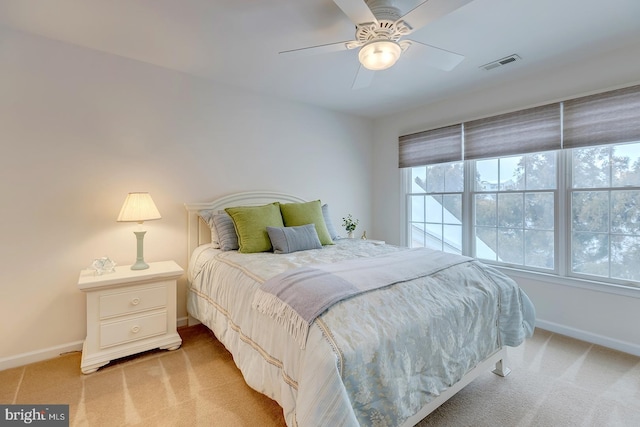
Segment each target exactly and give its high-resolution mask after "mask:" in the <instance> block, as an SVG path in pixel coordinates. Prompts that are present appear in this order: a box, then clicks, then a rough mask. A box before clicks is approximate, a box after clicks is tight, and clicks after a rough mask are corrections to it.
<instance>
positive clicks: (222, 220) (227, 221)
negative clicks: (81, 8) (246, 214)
mask: <svg viewBox="0 0 640 427" xmlns="http://www.w3.org/2000/svg"><path fill="white" fill-rule="evenodd" d="M213 223H214V224H215V227H216V230H217V232H218V243H219V245H220V246H219V247H220V249H221V250H223V251H237V250H238V248H239V247H240V246H239V245H238V235H237V234H236V227H235V226H234V225H233V220H232V219H231V217H230V216H229V214H226V213H221V214H216V215H213Z"/></svg>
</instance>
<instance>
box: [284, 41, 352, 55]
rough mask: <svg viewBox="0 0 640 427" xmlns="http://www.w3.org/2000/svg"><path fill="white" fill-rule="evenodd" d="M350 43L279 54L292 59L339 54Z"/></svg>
mask: <svg viewBox="0 0 640 427" xmlns="http://www.w3.org/2000/svg"><path fill="white" fill-rule="evenodd" d="M352 42H353V41H352V40H347V41H343V42H338V43H329V44H321V45H318V46H310V47H303V48H300V49H292V50H285V51H282V52H280V54H281V55H287V56H292V57H293V56H311V55H319V54H323V53H331V52H339V51H342V50H347V49H349V47H348V45H349V43H352Z"/></svg>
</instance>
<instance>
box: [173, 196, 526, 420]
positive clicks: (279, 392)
mask: <svg viewBox="0 0 640 427" xmlns="http://www.w3.org/2000/svg"><path fill="white" fill-rule="evenodd" d="M313 202H316V201H313ZM317 203H320V202H319V201H317ZM311 204H312V202H308V201H306V200H303V199H301V198H299V197H296V196H293V195H288V194H282V193H274V192H262V191H260V192H245V193H239V194H234V195H230V196H226V197H223V198H220V199H217V200H215V201H212V202H210V203H192V204H186V205H185V206H186V208H187V211H188V246H189V250H188V254H189V268H188V279H189V285H188V296H187V308H188V312H189V316H190V323H192V322H196V321H197V322H201V323H203V324H205V325H206V326H207V327H208V328H209V329H211V330H212V331H213V333H214V334H215V335H216V337H217V338H218V339H219V340H220V341H221V342H222V343H223V344H224V345H225V347H226V348H227V349H228V350H229V351H230V352H231V354H232V355H233V359H234V361H235V363H236V365H237V366H238V368H239V369H240V371H241V372H242V374H243V376H244V378H245V381H246V382H247V384H248V385H249V386H250V387H252V388H253V389H255V390H257V391H259V392H261V393H263V394H265V395H266V396H268V397H270V398H272V399H274V400H275V401H276V402H278V404H279V405H280V406H281V407H282V408H283V411H284V417H285V420H286V423H287V425H288V426H300V427H307V426H320V425H336V426H337V425H340V426H358V425H373V426H412V425H415V424H416V423H418V422H419V421H420V420H422V419H423V418H424V417H426V416H427V415H428V414H429V413H431V412H432V411H433V410H435V409H436V408H437V407H438V406H440V405H441V404H442V403H444V402H445V401H446V400H447V399H448V398H450V397H451V396H453V395H454V394H455V393H456V392H458V391H459V390H460V389H462V388H463V387H464V386H466V385H467V384H468V383H469V382H471V381H472V380H473V379H474V378H476V377H477V376H478V375H480V374H481V373H484V372H486V371H488V370H490V369H491V368H492V367H494V369H493V372H494V373H496V374H498V375H501V376H505V375H507V374H508V373H509V370H508V368H507V367H506V346H512V347H514V346H517V345H520V344H521V343H522V342H523V341H524V340H525V339H526V338H527V337H530V336H531V335H532V333H533V329H534V319H535V311H534V308H533V306H532V304H531V301H530V300H529V299H528V297H527V296H526V294H525V293H524V292H523V291H522V290H521V289H520V288H519V287H518V286H517V285H516V284H515V282H513V281H512V280H511V279H509V278H507V277H506V276H505V275H503V274H502V273H500V272H498V271H497V270H495V269H493V268H491V267H489V266H486V265H484V264H482V263H480V262H478V261H477V260H474V259H471V258H466V257H461V256H457V255H451V254H444V253H442V252H438V251H430V250H428V249H424V248H420V249H408V248H402V247H398V246H393V245H386V244H381V243H380V242H376V241H367V240H361V239H337V238H335V231H334V230H332V228H333V226H332V225H331V224H329V223H330V217H329V216H328V206H326V205H323V206H322V208H323V214H324V217H323V219H326V220H327V221H325V226H328V227H327V228H326V231H329V232H330V233H329V234H330V235H331V236H330V237H331V240H332V242H333V244H326V245H325V244H323V245H321V246H320V247H317V246H313V245H312V247H315V248H314V249H305V247H306V246H305V245H304V244H303V245H302V247H303V249H304V250H295V249H297V248H296V247H295V245H296V244H298V243H295V244H293V249H294V250H293V251H287V250H286V248H285V250H282V251H280V250H279V249H282V248H281V242H280V241H277V240H275V239H274V238H273V236H280V235H279V234H273V233H276V232H277V233H283V232H287V233H289V232H294V231H295V232H296V233H298V232H300V233H303V232H304V233H306V234H305V235H307V234H313V230H311V229H310V228H314V227H313V226H308V225H298V226H294V225H295V224H293V225H292V224H288V223H286V221H285V223H283V227H275V226H274V227H270V228H269V234H268V238H272V248H271V251H265V252H261V251H258V252H253V253H243V252H242V251H244V250H245V249H246V248H247V246H246V245H245V246H244V247H243V246H241V248H240V249H231V250H229V247H226V248H225V247H223V248H219V247H218V246H219V244H218V243H219V242H218V241H216V244H212V242H211V240H212V238H217V237H216V236H212V234H211V227H210V225H209V224H211V225H213V228H216V227H215V224H214V223H213V222H212V221H211V216H210V217H209V218H208V219H207V217H206V215H202V214H203V213H205V214H206V213H208V214H209V215H214V214H216V213H218V215H216V219H219V218H220V217H222V216H224V212H225V209H226V208H236V207H241V209H240V210H239V211H240V212H245V210H243V209H242V208H244V207H248V208H249V209H250V208H251V207H256V209H262V207H264V206H271V205H275V206H278V207H279V208H280V209H282V212H283V213H284V212H285V210H284V207H295V208H296V209H297V207H298V206H308V205H311ZM269 209H271V207H269ZM313 209H315V210H314V212H315V214H314V215H316V216H314V217H313V218H312V219H313V220H314V221H316V222H318V221H320V222H322V220H319V219H318V218H317V212H316V211H317V206H316V205H315V204H313ZM228 213H229V214H231V215H232V216H231V219H232V220H234V221H235V220H238V221H237V222H234V226H235V229H234V232H235V234H236V237H238V238H239V239H240V240H241V241H242V238H243V236H244V237H246V230H245V229H244V227H245V225H244V224H243V223H242V222H241V221H240V220H241V219H242V218H241V217H237V216H236V215H237V211H234V210H233V209H230V210H229V211H228ZM302 219H304V218H302ZM205 220H207V222H205ZM218 225H219V224H218ZM258 226H260V225H258ZM316 227H317V224H316ZM219 228H220V230H224V228H223V227H219ZM330 228H331V230H330ZM316 230H319V229H316ZM227 231H228V230H227ZM254 231H255V230H254ZM272 232H273V233H272ZM322 232H324V229H323V231H322ZM317 234H321V233H320V231H318V233H317ZM291 236H293V235H291ZM323 236H324V235H323ZM296 239H297V238H296ZM296 239H293V240H292V241H294V242H295V241H296ZM285 240H286V239H285ZM303 240H304V239H303ZM314 241H315V240H314ZM314 244H315V245H317V242H316V243H314ZM223 249H226V250H223ZM274 251H278V252H285V253H275V252H274ZM245 252H252V251H245ZM287 252H288V253H287ZM390 266H393V268H391V267H390ZM314 280H315V281H314ZM294 284H295V285H296V286H300V287H299V288H297V287H294ZM327 289H329V290H327ZM345 289H348V291H345ZM319 290H320V291H319ZM314 292H315V293H314ZM318 292H319V293H318ZM301 295H302V297H301ZM311 302H313V304H312V303H311ZM296 304H297V305H296ZM292 307H293V308H292ZM301 313H302V314H301ZM309 313H310V314H309Z"/></svg>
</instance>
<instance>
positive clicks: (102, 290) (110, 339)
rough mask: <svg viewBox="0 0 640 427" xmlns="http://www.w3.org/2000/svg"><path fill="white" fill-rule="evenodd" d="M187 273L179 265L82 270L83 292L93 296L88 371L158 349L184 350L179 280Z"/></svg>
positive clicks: (80, 284) (86, 357)
mask: <svg viewBox="0 0 640 427" xmlns="http://www.w3.org/2000/svg"><path fill="white" fill-rule="evenodd" d="M183 273H184V270H183V269H182V268H181V267H180V266H179V265H178V264H176V263H175V262H174V261H163V262H152V263H149V268H147V269H145V270H131V269H130V268H128V267H125V266H120V267H116V268H115V271H114V272H113V273H111V274H104V275H97V274H96V271H95V270H93V269H87V270H82V271H81V272H80V278H79V279H78V288H80V290H82V291H83V292H85V293H86V295H87V338H86V340H85V341H84V345H83V347H82V362H81V364H80V369H81V370H82V372H83V373H85V374H89V373H91V372H95V371H97V370H98V368H100V367H101V366H104V365H106V364H107V363H109V362H110V361H112V360H114V359H118V358H121V357H125V356H129V355H132V354H136V353H140V352H142V351H147V350H152V349H154V348H161V349H166V350H175V349H177V348H179V347H180V345H181V344H182V338H180V335H178V332H177V325H176V281H177V280H178V278H179V277H180V276H182V274H183Z"/></svg>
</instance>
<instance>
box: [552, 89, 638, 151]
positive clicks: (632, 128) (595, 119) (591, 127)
mask: <svg viewBox="0 0 640 427" xmlns="http://www.w3.org/2000/svg"><path fill="white" fill-rule="evenodd" d="M563 124H564V130H563V135H564V143H563V146H564V148H574V147H584V146H590V145H601V144H616V143H624V142H633V141H640V85H638V86H631V87H628V88H624V89H618V90H613V91H610V92H604V93H599V94H596V95H590V96H584V97H581V98H576V99H571V100H569V101H565V102H564V122H563Z"/></svg>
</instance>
